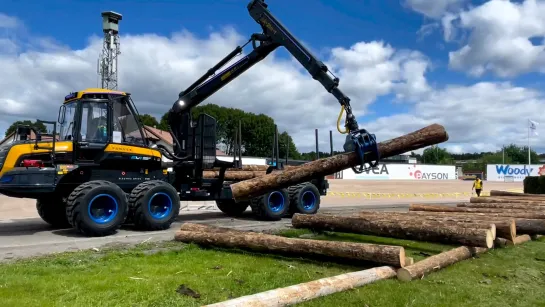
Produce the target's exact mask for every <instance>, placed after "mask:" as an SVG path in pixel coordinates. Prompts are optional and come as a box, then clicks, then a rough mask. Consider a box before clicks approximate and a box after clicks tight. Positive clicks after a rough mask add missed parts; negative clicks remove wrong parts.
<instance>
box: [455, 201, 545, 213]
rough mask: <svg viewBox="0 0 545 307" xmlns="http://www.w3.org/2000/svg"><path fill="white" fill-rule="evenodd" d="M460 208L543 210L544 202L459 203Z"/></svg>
mask: <svg viewBox="0 0 545 307" xmlns="http://www.w3.org/2000/svg"><path fill="white" fill-rule="evenodd" d="M456 206H457V207H462V208H493V209H519V210H521V209H522V210H531V211H540V210H541V211H543V212H545V203H544V204H543V206H541V205H528V204H526V203H459V204H456Z"/></svg>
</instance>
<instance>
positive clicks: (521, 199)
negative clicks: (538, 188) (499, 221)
mask: <svg viewBox="0 0 545 307" xmlns="http://www.w3.org/2000/svg"><path fill="white" fill-rule="evenodd" d="M483 197H486V198H487V199H501V200H508V201H514V202H523V203H527V202H541V203H545V199H544V198H540V197H518V196H483Z"/></svg>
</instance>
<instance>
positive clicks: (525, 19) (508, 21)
mask: <svg viewBox="0 0 545 307" xmlns="http://www.w3.org/2000/svg"><path fill="white" fill-rule="evenodd" d="M407 2H408V4H409V6H410V7H411V8H412V9H413V10H415V11H417V12H419V13H421V14H423V15H425V16H427V17H430V18H433V19H434V20H438V21H437V23H440V24H441V27H442V30H443V37H444V40H445V41H446V42H452V41H457V40H460V41H461V45H462V46H461V47H460V48H458V49H457V50H454V51H452V52H449V67H450V68H452V69H454V70H458V71H463V72H466V73H467V74H468V75H471V76H474V77H479V76H482V75H484V74H485V73H487V72H491V73H493V74H494V75H496V76H499V77H503V78H510V77H516V76H518V75H521V74H524V73H529V72H540V73H544V72H545V40H544V37H545V19H544V18H543V16H545V1H543V0H523V1H517V2H515V1H506V0H490V1H487V2H485V3H482V4H480V5H478V6H471V7H469V8H466V9H464V8H463V6H460V5H459V4H461V3H463V2H464V1H457V0H444V1H437V0H407ZM424 27H425V28H426V29H428V28H430V27H429V25H424ZM459 34H464V37H459Z"/></svg>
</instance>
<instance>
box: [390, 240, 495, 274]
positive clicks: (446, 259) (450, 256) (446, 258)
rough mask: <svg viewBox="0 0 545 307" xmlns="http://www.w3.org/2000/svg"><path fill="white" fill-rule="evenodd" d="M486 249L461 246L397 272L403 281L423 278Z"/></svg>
mask: <svg viewBox="0 0 545 307" xmlns="http://www.w3.org/2000/svg"><path fill="white" fill-rule="evenodd" d="M485 251H486V249H479V250H476V249H475V248H473V247H468V246H460V247H457V248H454V249H451V250H448V251H445V252H442V253H440V254H437V255H433V256H430V257H428V258H426V259H423V260H421V261H418V262H417V263H415V264H413V265H410V266H406V267H404V268H400V269H399V270H397V278H398V279H399V280H401V281H411V280H413V279H416V278H422V277H424V276H425V275H426V274H428V273H431V272H433V271H437V270H440V269H442V268H445V267H447V266H449V265H452V264H454V263H456V262H459V261H462V260H465V259H468V258H471V257H473V256H475V255H476V254H478V253H482V252H485Z"/></svg>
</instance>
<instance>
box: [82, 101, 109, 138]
mask: <svg viewBox="0 0 545 307" xmlns="http://www.w3.org/2000/svg"><path fill="white" fill-rule="evenodd" d="M81 107H82V110H81V130H80V141H84V142H91V143H107V142H108V137H109V136H108V103H107V102H105V101H104V102H95V101H93V102H91V101H82V104H81Z"/></svg>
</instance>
